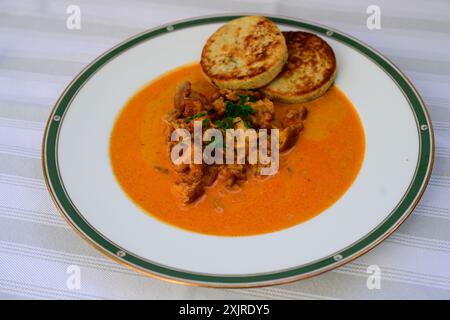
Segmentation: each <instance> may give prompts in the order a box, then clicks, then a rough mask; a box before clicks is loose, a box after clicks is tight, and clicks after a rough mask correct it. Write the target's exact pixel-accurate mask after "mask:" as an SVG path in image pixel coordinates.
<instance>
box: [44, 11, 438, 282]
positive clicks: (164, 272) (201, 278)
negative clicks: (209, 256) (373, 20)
mask: <svg viewBox="0 0 450 320" xmlns="http://www.w3.org/2000/svg"><path fill="white" fill-rule="evenodd" d="M240 16H243V15H242V14H240V15H224V16H210V17H200V18H194V19H190V20H185V21H181V22H178V23H174V24H170V25H165V26H161V27H158V28H156V29H152V30H149V31H146V32H143V33H141V34H139V35H137V36H135V37H133V38H131V39H128V40H126V41H125V42H123V43H121V44H119V45H118V46H116V47H114V48H112V49H111V50H109V51H107V52H106V53H104V54H103V55H101V56H100V57H99V58H97V59H96V60H95V61H93V62H92V63H91V64H90V65H89V66H87V67H86V68H85V69H84V70H83V71H82V72H81V73H80V74H79V75H78V76H77V77H76V78H75V79H74V80H73V81H72V82H71V83H70V84H69V86H68V87H67V88H66V89H65V91H64V92H63V94H62V96H61V97H60V98H59V100H58V101H57V103H56V104H55V106H54V108H53V111H52V113H51V115H50V118H49V120H48V123H47V126H46V130H45V133H44V140H43V157H42V161H43V170H44V176H45V180H46V183H47V186H48V189H49V191H50V193H51V195H52V198H53V200H54V201H55V204H56V205H57V207H58V208H59V209H60V211H61V214H62V215H63V217H64V218H65V219H66V220H67V221H68V222H69V223H70V225H71V226H72V227H73V228H74V229H75V230H76V231H77V232H79V233H80V234H81V235H82V236H83V237H84V238H85V239H87V240H88V242H89V243H90V244H92V245H94V247H96V248H97V249H99V250H100V251H101V252H103V253H105V254H106V255H108V256H110V257H112V258H114V259H115V260H116V261H118V262H121V263H123V264H125V265H127V266H129V267H132V268H134V269H136V270H138V271H142V272H144V273H146V274H148V275H151V276H155V277H158V278H162V279H164V280H168V281H174V282H180V283H185V284H191V285H204V286H217V287H250V286H262V285H273V284H279V283H285V282H290V281H295V280H299V279H303V278H308V277H311V276H314V275H317V274H320V273H322V272H324V271H328V270H331V269H334V268H336V267H338V266H340V265H343V264H345V263H347V262H349V261H351V260H353V259H355V258H356V257H358V256H360V255H362V254H363V253H365V252H367V251H369V250H370V249H372V248H373V247H374V246H376V245H377V244H378V243H380V242H381V241H382V240H384V239H385V238H387V237H388V236H389V235H390V234H391V233H392V232H393V231H395V230H396V229H397V228H398V226H400V224H401V223H402V222H403V221H404V220H405V219H406V218H407V217H408V215H409V214H410V213H411V211H412V210H413V209H414V207H415V206H416V205H417V202H418V201H419V199H420V197H421V195H422V194H423V192H424V190H425V187H426V185H427V183H428V180H429V177H430V175H431V169H432V165H433V160H434V136H433V129H432V125H431V121H430V119H429V116H428V112H427V110H426V107H425V105H424V103H423V102H422V99H421V98H420V96H419V94H418V93H417V91H416V90H415V89H414V87H413V86H412V84H411V83H410V82H409V81H408V79H407V78H406V77H405V76H404V75H403V74H402V73H401V72H400V71H399V69H398V68H397V67H395V66H394V65H393V64H392V63H391V62H390V61H389V60H388V59H386V58H385V57H383V56H382V55H381V54H379V53H378V52H376V51H375V50H374V49H372V48H370V47H368V46H367V45H365V44H363V43H361V42H359V41H358V40H356V39H353V38H351V37H349V36H347V35H345V34H343V33H341V32H339V31H336V30H334V29H330V28H327V27H324V26H320V25H317V24H315V23H311V22H305V21H303V20H298V19H294V18H285V17H279V16H267V17H268V18H269V19H271V20H272V21H274V22H276V23H278V24H283V25H286V26H291V27H298V28H301V29H305V30H309V31H312V32H316V33H318V34H321V35H322V36H324V37H329V38H332V39H335V40H337V41H340V42H342V43H344V44H346V45H348V46H350V47H352V48H353V49H355V50H357V51H358V52H360V53H362V54H364V55H365V56H367V57H368V58H369V59H371V60H372V61H373V62H374V63H376V64H377V65H378V66H379V67H380V68H381V69H383V70H384V71H385V72H386V73H387V74H389V76H390V77H391V78H392V79H393V81H394V82H396V84H397V85H398V87H399V88H400V89H401V91H402V92H403V94H404V95H405V97H406V98H407V100H408V102H409V104H410V106H411V110H412V112H413V113H414V115H415V118H416V123H417V130H418V135H419V146H420V149H419V158H418V163H417V168H416V172H415V175H414V178H413V180H412V182H411V184H410V187H409V189H408V191H407V192H406V194H405V195H404V197H403V198H402V200H401V201H400V202H399V204H398V205H397V207H396V208H395V209H394V210H393V212H391V214H390V215H389V216H388V217H387V218H386V219H385V220H384V221H383V222H382V223H381V224H380V225H379V226H378V227H376V228H375V229H374V230H373V231H372V232H370V233H369V234H368V235H366V236H365V237H364V238H362V239H360V240H359V241H357V242H355V243H354V244H352V245H351V246H349V247H347V248H345V249H343V250H341V251H339V252H336V253H335V254H333V255H331V256H328V257H325V258H323V259H320V260H317V261H314V262H311V263H309V264H305V265H302V266H298V267H295V268H291V269H288V270H283V271H275V272H271V273H263V274H254V275H232V276H228V275H214V274H204V273H195V272H189V271H183V270H177V269H174V268H170V267H167V266H162V265H159V264H157V263H154V262H151V261H148V260H146V259H144V258H141V257H139V256H137V255H135V254H133V253H132V252H128V251H127V250H126V249H124V248H121V247H119V246H118V245H116V244H115V243H113V242H112V241H111V240H109V239H107V238H106V237H104V236H103V235H101V234H100V232H98V231H97V230H95V229H94V228H93V227H92V226H91V225H89V223H88V222H87V221H86V220H85V219H84V218H83V216H82V214H81V213H80V212H79V211H78V210H77V208H76V207H75V205H74V204H73V203H72V201H71V200H70V197H69V195H68V194H67V192H66V190H65V188H64V184H63V182H62V180H61V177H60V174H59V165H58V154H57V152H58V137H59V129H60V127H61V124H62V122H63V120H64V114H65V113H66V111H67V110H68V108H69V107H70V105H71V101H72V99H73V98H74V97H75V96H76V94H77V92H78V90H80V88H81V87H82V86H83V85H84V84H85V83H86V82H87V81H88V80H89V78H90V77H91V76H92V75H93V74H94V73H95V72H97V71H98V70H99V69H100V68H102V66H104V65H105V64H106V63H108V62H109V61H110V60H112V59H114V58H115V57H116V56H118V55H120V54H121V53H123V52H124V51H126V50H128V49H130V48H131V47H133V46H135V45H137V44H139V43H141V42H144V41H147V40H149V39H152V38H154V37H157V36H160V35H164V34H166V33H170V32H173V31H176V30H179V29H184V28H189V27H193V26H198V25H202V24H208V23H218V22H226V21H229V20H231V19H235V18H237V17H240Z"/></svg>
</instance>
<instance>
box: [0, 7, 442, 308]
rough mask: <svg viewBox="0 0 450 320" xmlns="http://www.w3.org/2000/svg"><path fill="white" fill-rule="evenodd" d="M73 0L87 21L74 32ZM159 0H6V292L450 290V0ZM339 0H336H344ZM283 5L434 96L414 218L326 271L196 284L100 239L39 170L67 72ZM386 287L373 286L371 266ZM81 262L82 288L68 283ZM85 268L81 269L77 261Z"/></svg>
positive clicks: (242, 295) (1, 51)
mask: <svg viewBox="0 0 450 320" xmlns="http://www.w3.org/2000/svg"><path fill="white" fill-rule="evenodd" d="M73 2H76V4H77V5H79V7H80V9H81V29H80V30H69V29H67V27H66V19H67V17H68V16H69V15H68V14H67V13H66V9H67V7H68V6H69V5H71V4H73ZM376 2H377V5H378V6H379V7H380V9H381V29H379V30H369V29H368V28H367V25H366V20H367V18H368V16H369V14H367V13H366V9H367V7H368V6H369V5H371V4H373V1H372V0H369V1H366V0H351V1H339V2H338V1H332V0H321V1H312V0H311V1H294V0H291V1H285V0H263V1H257V0H229V1H227V2H224V1H215V0H213V1H212V0H209V1H206V0H205V1H199V0H186V1H181V0H180V1H175V0H157V1H143V0H134V1H118V0H111V1H102V0H94V1H93V0H77V1H72V0H69V1H52V0H41V1H39V0H21V1H15V0H11V1H1V2H0V298H6V299H8V298H56V299H98V298H100V299H101V298H104V299H121V298H133V299H210V298H215V299H255V298H263V299H265V298H268V299H270V298H272V299H330V298H331V299H349V298H353V299H355V298H356V299H371V298H373V299H381V298H394V299H395V298H438V299H449V298H450V199H449V194H450V193H449V191H450V90H448V88H449V84H450V54H449V52H450V1H445V0H434V1H425V0H423V1H419V0H415V1H386V0H377V1H376ZM336 3H339V4H336ZM255 11H257V12H258V13H260V14H264V13H266V14H279V15H287V16H292V17H297V18H303V19H307V20H311V21H315V22H318V23H321V24H325V25H328V26H330V27H334V28H336V29H339V30H341V31H343V32H346V33H348V34H350V35H352V36H355V37H357V38H359V39H360V40H362V41H364V42H366V43H368V44H369V45H371V46H373V47H374V48H376V49H378V50H379V51H380V52H382V53H383V54H384V55H386V56H387V57H389V58H390V59H391V60H392V61H393V62H394V63H396V64H397V65H398V66H399V67H400V68H401V69H402V70H403V71H404V72H405V73H406V74H407V76H409V77H410V79H411V80H412V82H413V83H414V84H415V86H416V87H417V89H418V90H419V92H420V93H421V94H422V96H423V98H424V100H425V102H426V104H427V105H428V108H429V111H430V113H431V117H432V120H433V124H434V128H435V138H436V160H435V166H434V170H433V175H432V178H431V180H430V183H429V186H428V189H427V191H426V193H425V195H424V197H423V198H422V200H421V201H420V204H419V205H418V206H417V208H416V209H415V211H414V212H413V214H412V215H411V216H410V218H409V219H408V220H407V221H406V222H405V223H404V224H403V225H402V226H401V227H400V229H399V230H398V231H397V232H395V233H394V234H393V235H392V236H391V237H389V238H388V239H387V240H386V241H384V242H383V243H382V244H381V245H379V246H378V247H376V248H375V249H374V250H372V251H371V252H369V253H368V254H366V255H364V256H363V257H361V258H359V259H357V260H356V261H354V262H352V263H349V264H347V265H345V266H343V267H341V268H339V269H336V270H333V271H331V272H328V273H326V274H323V275H321V276H318V277H315V278H312V279H308V280H304V281H300V282H295V283H292V284H288V285H281V286H275V287H269V288H259V289H239V290H223V289H208V288H199V287H187V286H182V285H177V284H171V283H166V282H163V281H160V280H156V279H151V278H147V277H145V276H143V275H141V274H138V273H136V272H134V271H131V270H129V269H127V268H125V267H122V266H120V265H118V264H116V263H115V262H114V261H112V260H110V259H108V258H106V257H105V256H103V255H102V254H100V253H98V252H97V251H95V250H94V249H92V248H91V247H90V246H89V245H88V244H86V243H85V242H84V241H83V240H82V239H81V238H79V237H78V236H77V235H76V234H75V233H74V232H73V231H72V230H71V229H70V228H69V226H68V225H67V224H66V223H65V222H64V220H63V218H62V217H61V216H60V215H59V213H58V212H57V210H56V208H55V207H54V205H53V203H52V200H51V198H50V195H49V194H48V192H47V190H46V187H45V183H44V180H43V176H42V171H41V155H40V154H41V139H42V135H43V130H44V126H45V122H46V119H47V116H48V114H49V112H50V109H51V108H52V105H53V104H54V103H55V101H56V99H57V98H58V96H59V95H60V94H61V92H62V91H63V89H64V88H65V86H66V85H67V84H68V83H69V82H70V80H71V79H72V78H73V77H74V76H75V75H76V74H77V73H78V72H79V71H80V70H81V69H82V68H83V67H84V66H86V65H87V64H88V63H89V62H90V61H91V60H93V59H94V58H95V57H97V56H98V55H99V54H101V53H102V52H104V51H105V50H107V49H109V48H110V47H112V46H113V45H115V44H117V43H119V42H121V41H123V40H124V39H126V38H128V37H130V36H132V35H134V34H136V33H139V32H141V31H143V30H146V29H149V28H152V27H156V26H158V25H160V24H164V23H168V22H171V21H174V20H178V19H183V18H189V17H195V16H199V15H205V14H212V13H230V12H255ZM372 265H376V266H378V267H379V268H380V274H381V282H380V284H381V287H380V288H379V289H369V288H368V286H367V281H368V277H369V274H368V267H369V266H372ZM71 266H75V268H79V271H80V287H79V288H78V287H76V286H75V287H73V285H70V284H71V283H72V284H73V282H70V281H71V280H73V278H72V276H73V274H72V273H71V272H72V271H73V269H71V268H72V267H71ZM77 270H78V269H77Z"/></svg>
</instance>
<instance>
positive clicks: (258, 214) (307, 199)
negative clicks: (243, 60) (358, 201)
mask: <svg viewBox="0 0 450 320" xmlns="http://www.w3.org/2000/svg"><path fill="white" fill-rule="evenodd" d="M186 80H187V81H190V82H192V88H193V90H195V91H198V92H202V93H204V94H211V93H212V92H213V91H214V89H213V88H212V87H211V85H210V84H209V83H208V82H207V81H206V80H205V79H204V77H203V76H202V74H201V70H200V66H199V64H197V63H196V64H192V65H187V66H183V67H180V68H177V69H175V70H173V71H171V72H169V73H167V74H164V75H163V76H161V77H160V78H158V79H156V80H154V81H153V82H151V83H150V84H148V85H147V86H145V87H144V88H143V89H141V90H140V91H139V92H137V93H136V94H135V95H134V96H133V97H132V98H131V99H130V100H129V101H128V102H127V104H126V105H125V107H124V108H123V110H122V112H121V113H120V115H119V116H118V118H117V120H116V123H115V126H114V128H113V131H112V134H111V141H110V158H111V165H112V169H113V171H114V174H115V176H116V178H117V180H118V182H119V184H120V185H121V187H122V188H123V190H124V191H125V193H126V194H127V195H128V196H129V198H131V199H132V200H133V201H134V202H135V203H136V204H137V205H138V206H139V207H141V208H142V209H143V210H144V211H145V212H147V213H148V214H150V215H151V216H153V217H156V218H157V219H160V220H161V221H164V222H166V223H169V224H171V225H174V226H177V227H180V228H183V229H188V230H191V231H195V232H199V233H204V234H212V235H222V236H244V235H255V234H262V233H267V232H272V231H277V230H281V229H285V228H288V227H291V226H294V225H296V224H299V223H302V222H304V221H306V220H308V219H311V218H313V217H314V216H316V215H318V214H319V213H321V212H322V211H324V210H325V209H327V208H328V207H330V206H331V205H332V204H333V203H335V202H336V201H337V200H338V199H339V198H340V197H341V196H342V195H343V194H344V193H345V192H346V191H347V189H348V188H349V187H350V185H351V184H352V182H353V181H354V180H355V178H356V176H357V174H358V172H359V170H360V168H361V165H362V162H363V158H364V152H365V138H364V130H363V127H362V124H361V121H360V119H359V117H358V114H357V112H356V110H355V108H354V107H353V105H352V103H351V102H350V101H349V100H348V99H347V98H346V97H345V95H344V94H343V93H342V92H341V91H340V90H339V89H338V88H337V87H336V86H333V87H332V88H331V89H330V90H328V92H327V93H326V94H324V95H323V96H322V97H320V98H318V99H316V100H314V101H312V102H309V103H306V104H303V105H304V106H306V108H307V109H308V117H307V119H306V121H305V129H304V131H302V132H301V134H300V137H299V140H298V142H297V144H296V145H295V147H294V148H293V149H291V150H290V151H288V152H287V153H286V154H281V155H280V169H279V171H278V173H277V174H276V175H274V176H268V177H264V178H250V179H249V180H248V181H247V182H245V183H244V185H243V186H242V187H241V188H240V190H238V191H228V190H227V189H226V188H225V187H224V186H223V185H222V184H221V182H220V181H218V182H216V183H215V184H214V185H213V186H211V187H209V188H208V189H207V191H206V194H205V195H204V196H203V197H202V198H201V199H200V200H198V201H197V202H196V203H194V204H190V205H183V204H182V203H181V201H180V200H179V198H178V197H177V196H176V194H174V193H173V185H174V182H175V180H176V176H175V174H174V172H173V171H172V169H171V166H172V164H171V160H170V156H169V153H168V149H167V144H166V142H165V139H166V136H165V129H164V123H163V121H162V119H163V116H164V114H165V113H166V112H167V111H168V110H170V109H171V108H172V107H173V96H174V94H175V88H176V85H177V83H179V82H181V81H186ZM299 106H300V105H292V104H291V105H284V104H276V105H275V107H276V112H277V113H279V114H280V116H281V115H283V114H284V113H285V112H286V110H287V108H291V109H292V108H298V107H299Z"/></svg>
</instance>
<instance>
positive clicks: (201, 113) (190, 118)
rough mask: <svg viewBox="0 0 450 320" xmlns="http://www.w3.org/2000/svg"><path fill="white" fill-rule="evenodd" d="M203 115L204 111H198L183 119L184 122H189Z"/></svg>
mask: <svg viewBox="0 0 450 320" xmlns="http://www.w3.org/2000/svg"><path fill="white" fill-rule="evenodd" d="M205 115H206V113H204V112H199V113H197V114H194V115H193V116H191V117H188V118H186V119H184V122H186V123H189V122H191V121H192V120H194V119H197V118H201V117H203V116H205Z"/></svg>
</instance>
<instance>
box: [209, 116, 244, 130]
mask: <svg viewBox="0 0 450 320" xmlns="http://www.w3.org/2000/svg"><path fill="white" fill-rule="evenodd" d="M239 122H240V120H238V121H234V119H233V118H232V117H225V118H223V119H222V120H217V121H216V122H215V123H214V124H215V125H216V126H217V127H219V128H222V129H231V128H233V126H234V125H235V124H237V123H239Z"/></svg>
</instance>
